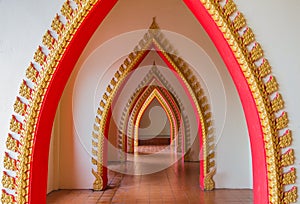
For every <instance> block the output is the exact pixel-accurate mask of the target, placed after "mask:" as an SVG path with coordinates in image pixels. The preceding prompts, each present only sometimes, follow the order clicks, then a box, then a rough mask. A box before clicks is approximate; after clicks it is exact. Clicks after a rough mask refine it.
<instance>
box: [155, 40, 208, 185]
mask: <svg viewBox="0 0 300 204" xmlns="http://www.w3.org/2000/svg"><path fill="white" fill-rule="evenodd" d="M155 49H156V51H157V53H158V55H159V56H160V57H161V58H162V60H163V61H164V62H165V63H166V64H167V65H168V67H169V68H170V69H171V70H172V71H173V73H174V75H175V76H176V78H177V80H178V81H179V83H180V84H181V86H182V87H183V88H184V91H185V93H186V95H187V97H188V98H189V100H190V101H191V102H192V101H193V98H192V95H191V94H190V92H189V90H188V88H187V87H186V85H185V83H184V81H183V80H182V79H181V78H180V76H179V75H178V74H177V72H176V70H175V69H174V67H173V65H172V64H171V63H170V62H169V61H168V59H167V58H166V56H165V55H164V53H163V52H161V51H160V50H158V49H159V48H158V47H157V46H155ZM191 105H192V107H193V110H194V112H195V113H198V110H197V107H196V104H195V103H191ZM195 116H196V124H197V129H198V137H199V147H200V151H201V150H203V134H202V129H203V127H202V126H201V123H200V118H199V115H198V114H195ZM200 155H203V154H202V153H201V152H200ZM199 163H200V175H199V185H200V188H201V189H202V190H203V189H204V172H205V170H204V159H201V158H200V162H199Z"/></svg>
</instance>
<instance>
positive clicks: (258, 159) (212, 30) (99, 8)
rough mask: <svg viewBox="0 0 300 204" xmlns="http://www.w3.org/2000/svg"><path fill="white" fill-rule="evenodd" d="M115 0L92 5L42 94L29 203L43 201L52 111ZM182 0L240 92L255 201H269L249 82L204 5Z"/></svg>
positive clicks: (263, 155) (261, 134)
mask: <svg viewBox="0 0 300 204" xmlns="http://www.w3.org/2000/svg"><path fill="white" fill-rule="evenodd" d="M115 3H116V0H101V1H98V2H97V3H96V4H95V6H94V7H93V8H92V9H91V10H90V11H89V13H88V15H87V16H86V18H85V19H84V20H83V22H82V23H81V26H80V27H79V28H78V30H77V32H76V33H75V35H74V36H73V38H72V39H71V41H70V42H69V44H68V47H67V49H66V51H65V52H64V55H63V57H62V59H61V60H60V61H59V62H58V65H57V68H56V71H55V73H54V75H53V77H52V80H51V82H50V84H49V87H48V90H47V93H46V94H45V96H44V100H43V105H42V107H41V110H40V115H39V118H38V123H37V126H36V131H35V135H36V137H35V140H34V145H33V150H32V161H31V165H32V166H31V169H30V171H31V172H30V188H29V196H28V202H29V203H46V187H47V176H46V175H47V171H48V168H47V167H48V154H49V144H50V137H51V129H52V123H53V120H54V116H55V110H56V108H57V105H58V102H59V100H60V97H61V94H62V92H63V89H64V87H65V85H66V82H67V80H68V78H69V76H70V74H71V72H72V70H73V67H74V65H75V63H76V61H77V59H78V58H79V56H80V54H81V52H82V51H83V49H84V47H85V45H86V44H87V42H88V40H89V39H90V37H91V36H92V34H93V33H94V31H95V30H96V28H97V27H98V26H99V24H100V23H101V22H102V20H103V19H104V18H105V17H106V15H107V14H108V13H109V11H110V10H111V9H112V8H113V6H114V5H115ZM185 3H186V5H187V6H188V7H189V8H190V10H191V11H192V12H193V13H194V15H195V17H196V18H197V19H198V21H199V23H201V25H202V26H203V27H204V29H205V30H206V32H207V33H208V35H209V36H210V38H211V39H212V40H213V42H214V43H215V46H216V47H217V49H218V50H219V53H220V54H221V56H222V58H223V60H224V62H225V64H226V65H227V68H228V70H229V72H230V74H231V77H232V79H233V81H234V83H235V85H236V88H237V90H238V92H239V95H240V98H241V101H242V105H243V108H244V112H245V116H246V120H247V124H248V130H249V136H250V143H251V151H252V162H253V180H254V183H253V187H254V202H255V203H269V198H268V195H269V194H268V178H267V167H266V154H265V148H264V140H263V132H262V127H261V124H260V119H259V115H258V110H257V108H256V105H255V101H254V99H253V97H252V94H251V91H250V88H249V85H248V83H247V81H246V79H245V77H244V75H243V73H242V71H241V68H240V66H239V64H238V62H237V60H236V58H235V56H234V54H233V52H232V50H231V49H230V47H229V45H228V44H227V42H226V40H225V39H224V37H223V34H222V33H221V31H220V30H219V28H218V26H217V25H216V24H215V22H214V20H213V19H212V17H211V16H210V15H209V13H208V12H207V10H206V9H205V8H204V7H203V5H202V3H201V2H200V1H196V0H185Z"/></svg>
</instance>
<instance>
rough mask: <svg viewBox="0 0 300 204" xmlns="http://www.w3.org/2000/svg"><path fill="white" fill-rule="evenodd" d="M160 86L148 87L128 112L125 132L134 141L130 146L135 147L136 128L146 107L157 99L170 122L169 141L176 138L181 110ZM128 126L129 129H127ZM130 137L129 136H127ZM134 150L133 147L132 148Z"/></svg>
mask: <svg viewBox="0 0 300 204" xmlns="http://www.w3.org/2000/svg"><path fill="white" fill-rule="evenodd" d="M163 89H164V88H161V87H160V86H158V87H157V86H156V87H155V86H154V87H153V88H152V86H150V87H149V89H146V90H145V91H144V92H143V93H142V94H141V95H140V97H139V98H138V100H137V101H136V103H135V104H134V108H133V109H132V112H130V113H129V115H130V118H129V120H128V123H127V128H126V129H127V132H129V133H128V135H129V134H130V133H131V134H132V135H133V139H134V143H133V144H132V143H131V144H132V147H131V148H136V146H137V141H138V140H137V139H138V128H139V125H140V119H141V117H142V115H143V113H144V112H145V110H146V109H147V108H148V106H149V105H150V103H151V102H152V101H153V100H154V99H157V100H158V102H159V103H160V105H161V106H162V108H163V109H164V111H165V113H166V114H167V117H168V120H169V122H170V142H171V143H172V142H174V140H175V139H177V137H178V134H179V131H180V129H179V128H180V126H181V111H180V109H179V107H178V106H177V105H176V103H175V101H174V99H173V98H171V97H170V95H169V92H167V93H166V92H165V90H163ZM129 128H130V130H129ZM128 139H130V138H128ZM133 150H134V151H133V152H135V149H133Z"/></svg>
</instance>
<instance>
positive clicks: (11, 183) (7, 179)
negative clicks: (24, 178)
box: [2, 171, 16, 190]
mask: <svg viewBox="0 0 300 204" xmlns="http://www.w3.org/2000/svg"><path fill="white" fill-rule="evenodd" d="M15 184H16V180H15V178H14V177H11V176H9V175H8V174H7V172H5V171H4V172H3V177H2V185H3V187H4V188H7V189H11V190H14V189H15V188H16V185H15Z"/></svg>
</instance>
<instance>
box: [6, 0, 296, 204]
mask: <svg viewBox="0 0 300 204" xmlns="http://www.w3.org/2000/svg"><path fill="white" fill-rule="evenodd" d="M184 2H185V4H186V5H187V6H188V7H189V9H190V10H191V11H192V12H193V13H194V15H195V17H196V18H197V20H198V21H199V23H201V25H202V26H203V27H204V29H205V30H206V32H207V33H208V35H209V36H210V37H211V39H212V40H213V42H214V43H215V45H216V47H217V49H218V50H219V53H220V55H221V56H222V58H223V60H224V62H225V64H226V65H227V69H228V70H229V72H230V74H231V76H232V79H233V81H234V82H235V85H236V88H237V90H238V92H239V95H240V98H241V101H242V105H243V108H244V112H245V116H246V120H247V124H248V130H249V137H250V143H251V150H252V161H253V162H252V163H253V180H254V182H253V187H254V202H255V203H258V204H260V203H291V202H296V200H297V188H296V187H295V186H294V187H291V188H289V186H288V185H289V184H293V183H295V180H296V170H295V168H292V167H290V166H291V165H293V163H294V150H293V149H291V148H289V149H287V148H288V147H289V146H290V145H291V141H292V135H291V131H290V130H289V129H287V128H288V116H287V113H286V112H284V111H283V108H284V101H283V99H282V97H281V95H280V94H276V96H275V97H274V93H277V92H278V83H277V82H276V79H275V77H274V76H272V74H271V66H270V64H269V63H268V61H267V60H266V59H265V58H264V54H263V51H262V48H261V46H260V44H259V43H258V42H257V41H256V40H255V37H254V34H253V32H252V31H251V29H250V28H249V27H248V26H247V24H246V20H245V18H244V16H243V15H242V13H240V12H238V10H237V7H236V5H235V4H234V2H233V0H227V1H220V0H200V1H196V0H184ZM115 3H116V0H101V1H100V0H84V1H79V0H74V1H70V0H67V1H66V2H65V3H64V4H63V7H62V9H61V12H60V14H58V15H57V16H56V17H55V19H54V20H53V22H52V25H51V28H52V29H51V30H49V31H47V32H46V34H45V35H44V37H43V45H42V46H40V47H39V48H38V49H37V51H36V52H35V54H34V62H33V63H31V64H30V66H29V68H28V69H27V70H26V77H25V78H24V80H23V82H22V83H21V86H20V89H19V90H20V95H19V96H17V98H16V101H15V105H14V111H15V112H14V114H13V115H12V118H11V123H10V133H9V134H8V137H7V150H6V154H5V158H4V168H5V170H4V174H3V177H2V184H3V189H2V196H1V201H2V202H3V203H15V202H18V203H45V202H46V184H47V166H48V163H47V162H48V159H47V158H48V152H49V144H50V137H51V128H52V122H53V119H54V114H55V110H56V108H57V105H58V101H59V99H60V97H61V93H62V91H63V88H64V87H65V84H66V82H67V79H68V78H69V76H70V73H71V71H72V69H73V67H74V64H75V63H76V60H77V59H78V57H79V56H80V53H81V52H82V50H83V48H84V46H85V45H86V43H87V42H88V40H89V39H90V37H91V35H92V34H93V33H94V31H95V29H96V28H97V26H98V25H99V24H100V23H101V22H102V20H103V19H104V17H105V16H106V15H107V14H108V12H109V11H110V10H111V9H112V7H113V6H114V4H115ZM62 19H65V20H64V21H62ZM54 33H55V34H54ZM55 36H57V37H55ZM249 48H250V49H249ZM266 79H269V80H266ZM278 115H279V116H278ZM283 130H286V131H285V133H284V134H280V133H281V132H282V131H283ZM285 188H287V190H286V189H285Z"/></svg>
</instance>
